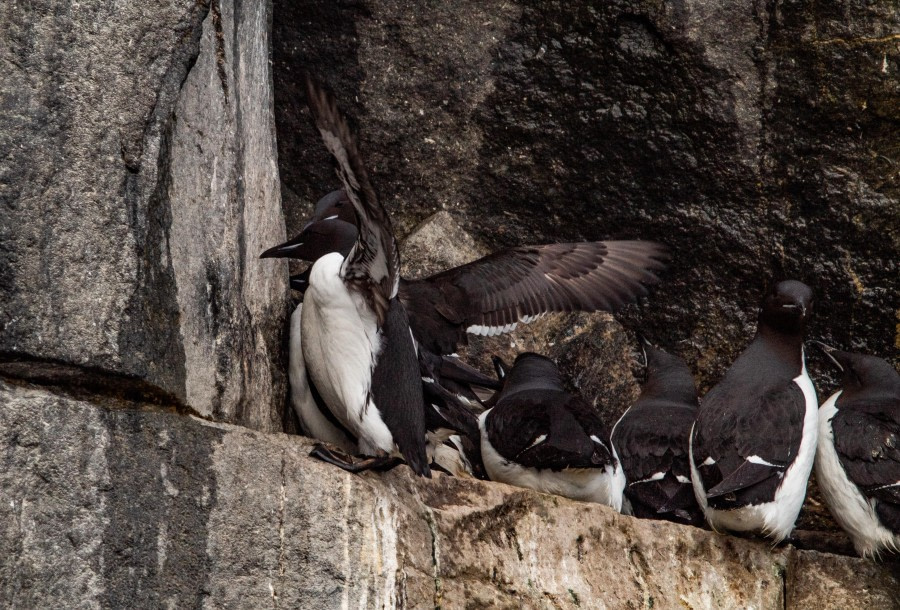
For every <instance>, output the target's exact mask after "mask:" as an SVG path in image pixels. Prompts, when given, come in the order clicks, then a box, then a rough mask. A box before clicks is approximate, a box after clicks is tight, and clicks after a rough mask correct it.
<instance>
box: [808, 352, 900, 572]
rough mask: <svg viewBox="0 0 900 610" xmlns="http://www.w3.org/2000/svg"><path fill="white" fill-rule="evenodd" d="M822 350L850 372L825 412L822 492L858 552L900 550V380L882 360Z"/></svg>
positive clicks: (819, 473)
mask: <svg viewBox="0 0 900 610" xmlns="http://www.w3.org/2000/svg"><path fill="white" fill-rule="evenodd" d="M818 345H819V347H820V348H821V349H822V350H823V351H825V353H826V354H827V355H828V356H829V358H830V359H831V360H832V361H833V362H834V363H835V364H836V365H837V366H838V367H839V368H840V369H841V372H842V373H843V379H842V380H841V389H840V390H838V391H837V392H835V393H834V394H832V395H831V397H830V398H828V400H826V401H825V402H824V403H823V404H822V407H821V408H820V409H819V445H818V449H817V450H816V481H817V482H818V484H819V489H821V490H822V496H823V497H824V498H825V503H826V504H827V505H828V509H829V510H830V511H831V514H832V515H833V516H834V519H835V521H837V522H838V523H839V524H840V526H841V527H842V528H844V530H845V531H846V532H847V534H849V536H850V539H851V540H852V541H853V546H854V547H855V548H856V552H857V553H859V554H860V555H861V556H863V557H869V556H877V555H879V554H880V553H881V551H882V550H889V551H900V374H897V371H896V370H894V367H892V366H891V365H890V364H889V363H888V362H887V361H885V360H883V359H881V358H878V357H876V356H869V355H865V354H858V353H850V352H843V351H840V350H836V349H834V348H831V347H828V346H827V345H824V344H821V343H819V344H818Z"/></svg>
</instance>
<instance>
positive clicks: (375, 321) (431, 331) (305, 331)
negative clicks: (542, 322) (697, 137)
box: [262, 83, 665, 476]
mask: <svg viewBox="0 0 900 610" xmlns="http://www.w3.org/2000/svg"><path fill="white" fill-rule="evenodd" d="M308 93H309V104H310V108H311V110H312V113H313V116H314V118H315V120H316V125H317V127H318V129H319V132H320V134H321V135H322V139H323V141H324V142H325V145H326V147H327V148H328V149H329V151H330V152H331V153H332V155H333V157H334V158H335V160H336V161H337V166H338V175H339V176H340V178H341V181H342V183H343V185H344V189H343V193H340V192H338V193H333V194H330V195H329V196H327V197H326V198H324V199H323V201H322V202H320V206H319V207H318V209H317V215H316V219H315V220H314V222H313V223H310V224H309V225H307V227H305V229H304V231H303V232H301V234H300V235H299V236H297V237H296V238H294V239H293V240H290V241H288V242H286V243H284V244H281V245H279V246H276V247H275V248H271V249H269V250H267V251H266V252H264V253H263V255H262V256H263V257H270V256H289V257H296V258H304V257H309V256H310V251H309V250H312V251H315V252H316V256H315V259H314V260H315V262H314V263H313V265H312V266H311V267H310V269H309V272H308V274H306V275H305V276H301V277H300V278H295V280H294V281H292V285H294V286H297V287H301V288H305V297H304V306H303V309H302V311H303V313H302V315H299V314H297V315H298V316H299V318H300V320H299V327H300V334H301V335H302V338H301V339H299V340H294V339H293V338H292V344H293V345H294V346H295V349H299V350H301V351H302V362H303V366H305V367H306V369H307V372H308V379H309V380H310V381H311V382H312V386H314V387H315V388H316V389H317V390H318V392H319V394H320V396H321V399H322V400H321V404H322V405H324V406H325V408H326V409H327V410H328V411H330V413H331V415H333V418H329V419H331V421H330V422H329V423H332V424H333V423H334V422H337V423H339V424H340V427H341V428H343V430H344V431H346V432H343V431H342V433H343V434H344V436H345V437H346V439H347V441H349V442H355V443H356V444H357V446H358V448H359V450H360V451H362V452H364V453H367V454H371V455H375V456H377V457H378V459H377V460H375V461H374V462H372V463H371V464H367V465H366V466H368V465H382V464H384V463H386V461H387V458H388V457H389V456H391V455H395V454H396V453H397V452H395V451H394V450H395V449H396V450H397V451H398V452H399V454H401V455H402V456H403V458H404V459H405V460H406V461H407V462H408V463H409V464H410V466H411V467H412V468H413V470H414V471H416V472H417V473H418V474H420V475H423V476H428V474H429V472H428V470H429V469H428V466H427V462H428V460H427V457H426V450H427V445H426V441H425V424H424V422H423V420H424V419H425V417H426V415H428V412H427V410H424V412H425V414H426V415H423V408H422V399H421V394H422V387H421V382H420V379H419V376H418V374H416V375H415V376H414V375H413V372H412V371H413V370H418V365H417V364H415V363H417V362H418V361H419V359H418V358H417V350H418V349H419V348H420V347H424V348H426V349H428V350H429V351H430V352H433V353H437V354H447V353H450V352H452V351H454V350H455V347H456V345H457V344H458V343H460V342H463V341H465V333H466V331H469V332H479V333H482V334H494V333H497V332H505V331H509V330H512V328H514V327H515V325H516V323H517V322H519V321H528V320H529V319H531V318H533V317H537V316H539V315H542V314H543V313H546V312H549V311H572V310H587V311H593V310H596V309H613V308H614V307H616V306H618V305H620V304H623V303H625V302H628V301H629V300H632V299H633V298H635V297H636V296H638V295H641V294H645V293H646V291H647V289H646V286H645V284H651V283H654V282H656V281H657V278H656V275H655V274H654V273H653V270H658V269H661V268H663V266H664V265H663V263H662V261H661V259H663V258H664V257H665V248H664V247H663V246H660V245H659V244H655V243H651V242H634V241H624V242H592V243H587V244H553V245H550V246H538V247H533V248H513V249H509V250H506V251H503V252H500V253H497V254H495V255H492V256H489V257H485V259H482V260H481V261H476V262H475V263H471V264H470V265H464V266H462V267H458V268H456V269H451V270H449V271H447V272H444V273H443V274H438V275H437V276H432V278H428V279H426V280H422V281H415V282H405V281H402V280H401V278H400V277H399V254H398V252H397V246H396V242H395V240H394V237H393V234H392V231H391V226H390V220H389V218H388V216H387V214H386V212H385V210H384V208H383V206H382V205H381V204H380V202H379V201H378V199H377V197H376V195H375V191H374V189H373V188H372V185H371V183H370V182H369V180H368V177H367V175H366V172H365V168H364V166H363V163H362V161H361V158H360V156H359V152H358V150H357V148H356V143H355V141H354V139H353V136H352V134H351V133H350V130H349V127H348V126H347V123H346V120H345V119H344V118H343V117H342V116H341V115H340V113H339V111H338V110H337V106H336V104H335V103H334V100H333V98H332V97H331V96H330V95H328V94H326V93H324V92H323V91H322V90H321V89H320V88H318V87H317V86H315V85H313V84H312V83H309V85H308ZM326 200H327V201H326ZM348 203H349V205H348ZM350 227H352V229H354V230H355V231H356V233H355V235H353V234H352V232H351V231H350ZM311 239H312V240H319V242H318V244H317V245H316V246H315V247H314V248H309V249H308V248H306V246H308V245H309V240H311ZM323 244H325V245H324V246H323ZM322 247H324V248H325V249H326V250H328V253H327V254H324V255H322V253H321V250H322ZM329 248H333V249H330V250H329ZM304 250H307V251H306V253H305V254H304ZM410 331H412V334H413V335H414V337H415V342H414V341H413V340H412V338H411V337H410ZM407 346H410V347H411V350H410V349H407ZM297 362H298V363H299V362H300V360H299V359H298V360H297ZM414 379H415V381H414ZM301 385H303V384H301ZM414 385H415V386H417V389H413V386H414ZM301 389H302V388H301ZM416 403H417V404H418V408H416V407H415V406H414V405H415V404H416ZM331 432H334V430H331ZM334 436H336V435H334ZM354 439H355V441H354ZM319 457H322V458H323V459H326V460H328V461H332V462H334V463H336V464H338V465H341V466H342V467H347V468H348V469H351V468H352V469H354V470H357V469H359V468H362V467H364V466H362V465H357V466H352V467H351V466H349V465H348V464H346V463H345V462H344V461H343V460H341V459H340V458H339V457H338V456H335V455H334V454H333V453H332V454H329V453H327V452H320V453H319Z"/></svg>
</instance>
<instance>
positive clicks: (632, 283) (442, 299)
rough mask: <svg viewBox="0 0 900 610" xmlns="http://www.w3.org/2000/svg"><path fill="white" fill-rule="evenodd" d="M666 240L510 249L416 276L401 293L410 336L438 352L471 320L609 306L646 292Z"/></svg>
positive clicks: (494, 324) (502, 321) (504, 320)
mask: <svg viewBox="0 0 900 610" xmlns="http://www.w3.org/2000/svg"><path fill="white" fill-rule="evenodd" d="M665 258H666V249H665V247H664V246H662V245H661V244H658V243H654V242H642V241H606V242H580V243H567V244H548V245H542V246H524V247H518V248H509V249H506V250H502V251H500V252H496V253H494V254H491V255H488V256H485V257H484V258H481V259H479V260H477V261H474V262H471V263H469V264H466V265H462V266H460V267H456V268H453V269H449V270H447V271H444V272H442V273H438V274H436V275H432V276H430V277H428V278H425V279H422V280H414V281H407V280H402V281H401V284H400V298H401V299H402V300H403V302H404V304H405V305H406V307H407V310H408V311H409V315H410V320H411V322H412V326H413V330H414V331H416V338H417V340H419V341H420V342H421V343H423V344H424V345H425V346H426V347H428V348H429V349H431V350H432V351H434V352H438V353H451V352H453V351H455V350H456V347H457V346H458V345H459V344H465V342H466V330H467V329H469V328H471V327H473V326H481V327H485V328H503V327H508V326H510V325H513V324H516V323H518V322H521V321H527V320H529V319H530V318H534V317H537V316H540V315H543V314H546V313H550V312H567V311H597V310H606V311H614V310H615V309H617V308H619V307H621V306H622V305H624V304H626V303H628V302H630V301H632V300H634V299H635V298H637V297H639V296H641V295H644V294H647V286H649V285H652V284H654V283H656V282H657V281H658V278H657V276H656V274H655V273H654V272H655V271H659V270H662V269H664V268H665V264H664V263H663V261H664V260H665Z"/></svg>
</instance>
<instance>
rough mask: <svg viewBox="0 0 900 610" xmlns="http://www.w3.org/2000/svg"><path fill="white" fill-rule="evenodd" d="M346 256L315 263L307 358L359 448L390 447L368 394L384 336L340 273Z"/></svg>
mask: <svg viewBox="0 0 900 610" xmlns="http://www.w3.org/2000/svg"><path fill="white" fill-rule="evenodd" d="M343 260H344V257H343V256H342V255H341V254H340V253H337V252H332V253H330V254H327V255H325V256H323V257H321V258H319V259H318V260H317V261H316V262H315V263H314V264H313V267H312V272H311V273H310V277H309V288H307V289H306V294H305V296H304V301H303V305H304V307H303V316H302V319H301V334H302V337H303V341H302V350H303V358H304V360H305V362H306V367H307V370H308V371H309V374H310V377H311V378H312V381H313V383H314V384H315V386H316V389H317V390H318V391H319V394H320V395H321V396H322V399H323V400H324V401H325V403H326V404H327V405H328V407H329V409H330V410H331V412H332V413H333V414H334V415H335V417H337V418H338V419H339V420H340V421H341V423H342V424H344V426H346V427H347V429H348V430H350V431H351V432H352V433H353V434H355V435H356V436H357V438H359V444H360V447H359V448H360V450H361V451H363V452H365V453H370V454H377V453H378V452H379V451H381V452H391V451H393V449H394V441H393V436H392V435H391V433H390V431H389V430H388V428H387V426H386V425H385V423H384V421H383V420H382V419H381V416H380V414H379V413H378V410H377V409H376V408H375V405H374V404H372V403H371V401H370V400H369V394H370V392H369V390H370V388H371V384H372V370H373V368H374V366H375V361H376V359H377V357H378V354H379V352H380V350H381V337H380V333H379V331H378V325H377V321H376V318H375V313H374V312H373V311H372V310H371V309H370V308H369V307H368V305H367V304H366V303H365V300H364V299H363V297H362V296H361V295H359V294H357V293H356V292H355V291H351V290H349V289H348V288H347V285H346V284H345V283H344V281H343V278H342V277H341V275H340V269H341V264H342V263H343Z"/></svg>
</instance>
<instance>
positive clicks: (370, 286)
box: [300, 80, 431, 477]
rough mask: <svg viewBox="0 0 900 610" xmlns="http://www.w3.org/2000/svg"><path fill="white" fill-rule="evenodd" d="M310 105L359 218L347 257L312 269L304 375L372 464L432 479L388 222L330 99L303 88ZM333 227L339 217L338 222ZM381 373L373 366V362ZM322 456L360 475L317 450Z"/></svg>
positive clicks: (331, 257)
mask: <svg viewBox="0 0 900 610" xmlns="http://www.w3.org/2000/svg"><path fill="white" fill-rule="evenodd" d="M307 94H308V98H307V99H308V102H309V107H310V110H311V112H312V115H313V117H314V119H315V123H316V126H317V127H318V130H319V133H320V135H321V136H322V140H323V142H324V143H325V146H326V148H327V149H328V151H329V152H330V153H331V154H332V156H333V157H334V158H335V160H336V162H337V173H338V176H339V177H340V179H341V182H342V183H343V185H344V191H345V193H346V196H347V198H348V199H349V201H350V203H351V205H352V208H353V212H354V214H355V216H356V223H355V224H356V228H357V235H356V240H355V242H354V243H353V245H352V246H351V248H350V250H349V252H347V254H346V256H345V255H344V254H342V253H340V252H336V251H335V252H330V253H328V254H325V255H324V256H320V257H319V258H318V259H317V260H316V261H315V262H314V263H313V265H312V267H311V269H310V273H309V285H308V287H307V288H306V292H305V294H304V299H303V311H302V316H300V317H301V320H300V326H301V333H300V334H301V336H302V345H301V351H302V354H303V360H304V363H305V367H306V371H307V373H308V375H309V378H310V379H311V380H312V382H313V385H314V387H315V388H316V389H317V391H318V392H319V394H320V396H321V398H322V400H323V403H324V405H326V408H327V410H328V411H330V412H331V414H332V415H334V417H335V418H336V419H337V420H338V421H339V422H340V424H341V425H342V426H343V427H344V428H345V429H346V430H347V431H348V432H349V433H350V434H351V435H352V436H353V437H355V438H356V443H357V446H358V448H359V450H360V451H361V452H362V453H364V454H366V455H370V456H375V457H376V459H375V460H373V461H370V462H368V463H365V467H372V466H375V465H380V464H383V463H387V462H389V461H390V460H391V459H392V457H393V456H396V455H397V454H398V453H399V454H400V455H402V457H403V459H404V460H405V461H406V463H407V464H408V465H409V466H410V468H412V469H413V471H414V472H415V473H416V474H418V475H420V476H426V477H428V476H431V471H430V468H429V466H428V457H427V454H426V431H425V411H424V409H423V407H422V405H423V404H424V398H423V395H422V383H421V377H420V375H419V365H418V357H417V355H416V346H415V344H414V343H413V339H412V336H411V333H410V330H409V321H408V318H407V315H406V311H405V309H404V307H403V305H402V304H401V303H400V301H399V300H398V299H397V298H396V297H397V290H398V285H399V280H400V255H399V252H398V250H397V243H396V241H395V239H394V235H393V230H392V227H391V222H390V218H389V217H388V215H387V212H386V211H385V209H384V207H383V206H382V204H381V203H380V201H379V200H378V197H377V196H376V194H375V190H374V188H373V187H372V184H371V183H370V182H369V178H368V175H367V173H366V170H365V167H364V165H363V163H362V161H361V158H360V155H359V152H358V150H357V146H356V141H355V140H354V138H353V135H352V133H351V131H350V128H349V126H348V125H347V122H346V119H345V118H344V117H343V116H342V115H341V113H340V111H339V110H338V108H337V104H336V103H335V101H334V98H333V97H331V95H329V94H327V93H325V92H324V91H323V90H322V89H320V88H319V87H318V86H316V85H315V84H313V83H312V81H311V80H307ZM335 220H336V219H335ZM379 361H380V362H381V363H382V366H380V367H376V363H378V362H379ZM318 456H319V457H321V458H323V459H326V460H328V461H332V462H333V463H335V464H337V465H339V466H342V467H345V468H348V469H351V470H357V469H358V467H359V465H350V464H347V463H345V460H343V459H341V458H340V457H339V456H335V455H334V454H333V453H332V452H330V451H329V450H327V449H324V448H322V449H321V450H320V451H319V453H318Z"/></svg>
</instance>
